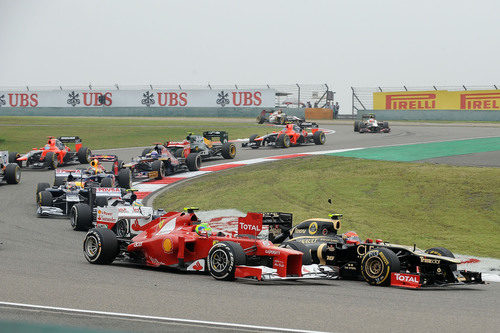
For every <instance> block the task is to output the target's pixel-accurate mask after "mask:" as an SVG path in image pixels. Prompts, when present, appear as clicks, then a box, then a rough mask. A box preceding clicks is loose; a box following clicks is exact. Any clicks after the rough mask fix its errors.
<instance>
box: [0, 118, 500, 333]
mask: <svg viewBox="0 0 500 333" xmlns="http://www.w3.org/2000/svg"><path fill="white" fill-rule="evenodd" d="M323 127H325V128H330V129H334V130H335V131H336V133H334V134H331V135H328V136H327V142H326V144H325V146H314V145H313V146H306V147H294V148H290V149H287V150H286V151H284V150H277V149H272V148H265V149H257V150H252V149H238V156H237V158H236V161H237V160H244V159H251V158H256V157H265V156H273V155H281V154H286V153H288V154H289V153H299V152H305V151H314V150H331V149H341V148H358V147H371V146H386V145H399V144H411V143H423V142H433V141H442V140H455V139H456V140H458V139H468V138H480V137H493V136H500V127H495V126H493V127H491V126H481V125H478V126H453V125H443V126H435V125H433V126H426V125H413V126H412V125H405V126H395V125H393V126H392V132H391V133H389V134H358V133H354V132H353V131H352V125H326V126H323ZM109 152H111V151H109ZM113 152H114V153H116V154H118V155H119V156H120V157H121V158H123V159H124V160H128V159H130V158H131V157H132V156H135V155H138V154H139V153H140V152H141V149H140V148H133V149H119V150H115V151H113ZM471 155H476V156H471ZM471 155H463V158H460V157H448V158H440V159H438V160H439V161H436V160H434V161H433V162H440V163H452V164H457V165H469V164H470V165H485V166H496V167H498V166H500V159H499V157H500V152H493V153H481V154H471ZM477 160H480V161H481V162H480V163H479V164H477V163H475V162H474V161H477ZM471 161H472V162H471ZM217 163H221V161H220V160H219V161H213V162H207V163H204V165H209V164H217ZM271 166H272V164H271ZM52 180H53V172H50V171H42V170H23V174H22V180H21V183H20V184H19V185H15V186H8V185H1V186H0V241H1V242H3V244H2V245H0V262H1V267H0V302H13V303H23V304H35V305H44V306H52V307H63V308H71V309H85V310H93V311H106V312H114V313H128V314H137V315H147V316H157V317H169V318H182V319H194V320H201V321H210V322H224V323H237V324H248V325H259V326H268V327H280V328H292V329H303V330H319V331H334V332H358V331H362V330H363V331H364V330H369V331H373V332H385V331H406V332H413V331H431V330H432V331H437V330H439V331H443V332H451V331H457V330H458V331H482V332H490V331H491V332H496V331H497V330H498V327H500V318H499V316H498V309H499V308H500V284H499V283H490V284H487V285H480V286H467V287H462V286H455V287H449V288H444V289H443V288H439V289H432V290H429V289H426V290H406V289H398V288H382V287H372V286H369V285H368V284H366V283H363V282H357V281H314V282H312V281H310V282H305V281H297V282H287V283H256V282H245V281H238V282H221V281H216V280H214V279H213V278H211V277H210V276H208V275H203V274H193V273H183V272H177V271H175V270H170V269H153V268H141V267H133V266H128V265H123V264H113V265H110V266H98V265H90V264H89V263H87V261H86V260H85V258H84V257H83V253H82V242H83V239H84V236H85V233H83V232H75V231H73V230H72V229H71V227H70V224H69V221H68V220H67V219H57V218H52V219H48V218H37V217H36V214H35V211H36V205H35V201H34V189H35V184H36V183H37V182H51V181H52ZM200 195H202V194H200ZM186 205H189V202H186ZM210 208H213V209H216V208H217V207H210ZM165 209H168V207H165ZM0 320H15V321H27V322H40V323H50V324H62V325H68V326H78V327H90V328H98V329H113V330H115V329H116V330H126V331H141V332H156V331H166V330H168V331H179V332H188V331H198V330H200V329H201V330H204V331H247V330H250V331H253V330H256V329H248V328H246V329H245V328H240V329H236V328H235V327H232V328H224V327H212V326H210V325H204V324H196V323H192V324H182V323H178V322H177V323H176V322H167V321H161V320H153V319H139V318H135V319H134V318H126V319H124V318H119V317H118V318H117V317H110V316H106V315H102V314H98V313H96V314H92V313H86V314H76V313H67V312H64V311H56V310H41V309H29V308H23V309H21V308H18V307H12V306H8V305H5V304H4V305H2V304H0ZM0 328H1V327H0ZM261 330H264V331H265V330H266V329H264V328H262V329H261Z"/></svg>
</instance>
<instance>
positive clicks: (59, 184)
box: [54, 177, 66, 186]
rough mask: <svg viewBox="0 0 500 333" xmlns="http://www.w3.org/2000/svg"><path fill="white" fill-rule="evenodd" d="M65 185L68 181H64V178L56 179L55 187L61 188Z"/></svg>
mask: <svg viewBox="0 0 500 333" xmlns="http://www.w3.org/2000/svg"><path fill="white" fill-rule="evenodd" d="M64 183H66V179H64V178H63V177H56V178H54V186H61V185H63V184H64Z"/></svg>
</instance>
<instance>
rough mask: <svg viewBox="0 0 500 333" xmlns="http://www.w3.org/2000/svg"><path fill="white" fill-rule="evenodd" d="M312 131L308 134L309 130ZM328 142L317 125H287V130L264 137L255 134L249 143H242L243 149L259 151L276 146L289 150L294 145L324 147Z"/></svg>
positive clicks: (303, 123)
mask: <svg viewBox="0 0 500 333" xmlns="http://www.w3.org/2000/svg"><path fill="white" fill-rule="evenodd" d="M309 128H310V129H311V132H308V131H307V129H309ZM325 141H326V135H325V133H324V132H323V131H321V130H319V129H318V124H316V123H305V122H302V123H300V124H287V125H286V126H285V128H284V129H283V130H281V131H279V132H273V133H271V134H266V135H264V136H258V135H257V134H254V135H252V136H251V137H250V139H248V142H244V143H242V144H241V145H242V147H250V148H253V149H257V148H259V147H261V146H266V145H267V146H275V147H281V148H288V147H290V146H292V145H301V144H307V143H314V144H316V145H322V144H324V143H325Z"/></svg>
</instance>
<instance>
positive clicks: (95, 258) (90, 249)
mask: <svg viewBox="0 0 500 333" xmlns="http://www.w3.org/2000/svg"><path fill="white" fill-rule="evenodd" d="M118 252H119V247H118V240H117V239H116V235H115V233H114V232H113V231H111V230H109V229H102V228H94V229H90V231H89V232H88V233H87V235H86V236H85V240H84V241H83V253H84V255H85V259H87V261H88V262H90V263H91V264H101V265H109V264H111V263H112V262H113V261H114V260H115V258H116V256H117V255H118Z"/></svg>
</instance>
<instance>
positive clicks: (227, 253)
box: [207, 242, 246, 281]
mask: <svg viewBox="0 0 500 333" xmlns="http://www.w3.org/2000/svg"><path fill="white" fill-rule="evenodd" d="M245 262H246V255H245V251H243V248H242V247H241V245H240V244H238V243H234V242H219V243H216V244H215V245H214V246H212V248H211V249H210V251H209V252H208V257H207V267H208V272H209V273H210V275H212V277H213V278H215V279H217V280H226V281H230V280H234V274H235V272H236V266H238V265H244V264H245Z"/></svg>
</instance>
